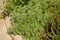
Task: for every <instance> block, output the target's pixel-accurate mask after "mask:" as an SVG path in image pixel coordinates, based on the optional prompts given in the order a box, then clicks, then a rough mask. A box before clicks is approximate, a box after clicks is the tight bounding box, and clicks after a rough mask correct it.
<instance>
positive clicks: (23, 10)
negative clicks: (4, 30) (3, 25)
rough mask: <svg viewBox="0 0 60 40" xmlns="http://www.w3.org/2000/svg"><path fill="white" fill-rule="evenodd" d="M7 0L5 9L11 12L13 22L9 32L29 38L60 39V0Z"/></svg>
mask: <svg viewBox="0 0 60 40" xmlns="http://www.w3.org/2000/svg"><path fill="white" fill-rule="evenodd" d="M5 2H6V7H5V10H6V12H9V13H10V16H11V22H12V23H11V24H12V27H10V28H9V29H8V33H10V34H15V35H16V34H19V35H22V36H24V38H26V39H28V40H60V39H59V35H60V34H59V33H60V32H59V31H58V30H60V29H59V28H60V17H59V16H60V14H59V12H60V8H59V7H60V4H59V2H60V1H59V0H56V1H55V0H6V1H5ZM7 3H8V4H7ZM57 4H59V5H57ZM57 17H58V18H57ZM56 30H57V31H58V32H59V33H58V34H57V31H56ZM55 32H56V33H55ZM56 37H57V38H56ZM55 38H56V39H55Z"/></svg>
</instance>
